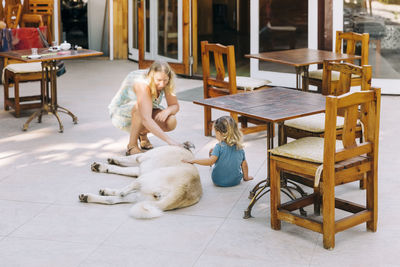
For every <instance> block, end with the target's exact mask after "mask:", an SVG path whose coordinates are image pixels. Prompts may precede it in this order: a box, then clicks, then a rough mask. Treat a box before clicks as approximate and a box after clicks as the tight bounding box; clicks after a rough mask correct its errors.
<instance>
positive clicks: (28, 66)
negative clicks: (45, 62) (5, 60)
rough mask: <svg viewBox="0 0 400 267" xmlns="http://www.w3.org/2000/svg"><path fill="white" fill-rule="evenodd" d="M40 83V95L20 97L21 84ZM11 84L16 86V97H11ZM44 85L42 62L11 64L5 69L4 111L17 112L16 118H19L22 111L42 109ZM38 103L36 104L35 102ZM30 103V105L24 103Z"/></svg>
mask: <svg viewBox="0 0 400 267" xmlns="http://www.w3.org/2000/svg"><path fill="white" fill-rule="evenodd" d="M29 81H40V83H41V85H40V94H39V95H30V96H20V83H21V82H29ZM11 83H13V84H14V97H10V95H9V90H10V87H11ZM44 90H45V89H44V85H43V84H42V66H41V63H40V62H35V63H16V64H9V65H7V66H6V67H5V69H4V109H5V110H9V108H10V107H11V108H13V109H14V110H15V117H17V118H18V117H19V116H20V114H21V110H26V109H33V108H40V107H42V103H43V101H44V97H45V92H44ZM34 101H36V102H34ZM23 102H28V103H23Z"/></svg>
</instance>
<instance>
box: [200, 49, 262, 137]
mask: <svg viewBox="0 0 400 267" xmlns="http://www.w3.org/2000/svg"><path fill="white" fill-rule="evenodd" d="M211 53H212V54H213V56H214V64H215V69H216V75H215V77H214V76H213V77H212V76H211V74H210V57H211V56H210V54H211ZM201 58H202V66H203V90H204V98H210V97H217V96H222V95H229V94H236V93H238V92H240V91H241V92H244V91H247V90H248V91H251V90H254V89H256V88H262V87H264V86H266V85H267V84H268V83H270V82H269V81H265V80H259V79H253V78H249V77H237V76H236V64H235V50H234V47H233V45H229V46H224V45H221V44H209V43H208V42H207V41H202V42H201ZM224 59H225V60H226V68H225V64H224ZM225 69H226V71H227V74H228V76H227V77H225V76H226V72H225ZM238 89H239V90H238ZM231 116H232V117H233V118H234V119H235V120H236V121H240V122H241V131H242V132H243V134H248V133H254V132H258V131H264V130H266V129H267V126H266V124H265V122H262V121H258V120H255V119H251V118H247V117H243V116H240V117H239V116H238V114H236V113H231ZM248 123H252V124H255V125H256V126H252V127H248ZM212 124H213V121H212V119H211V108H209V107H204V134H205V135H206V136H210V135H211V132H212Z"/></svg>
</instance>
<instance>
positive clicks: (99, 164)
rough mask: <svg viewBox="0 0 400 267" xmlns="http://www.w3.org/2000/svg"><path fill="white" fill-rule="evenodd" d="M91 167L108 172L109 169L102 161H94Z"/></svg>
mask: <svg viewBox="0 0 400 267" xmlns="http://www.w3.org/2000/svg"><path fill="white" fill-rule="evenodd" d="M90 169H91V170H92V171H94V172H108V169H107V168H106V167H104V166H103V165H102V164H101V163H97V162H93V164H92V165H91V166H90Z"/></svg>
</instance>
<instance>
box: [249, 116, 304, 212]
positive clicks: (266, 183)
mask: <svg viewBox="0 0 400 267" xmlns="http://www.w3.org/2000/svg"><path fill="white" fill-rule="evenodd" d="M282 134H283V123H280V124H279V131H278V135H279V136H278V145H283V140H282ZM267 135H268V137H267V164H268V165H267V178H266V179H265V180H262V181H261V182H259V183H257V184H256V185H255V186H254V187H253V189H252V190H251V191H250V194H249V198H250V199H251V200H250V204H249V206H247V209H246V210H245V211H244V215H243V218H244V219H248V218H251V217H252V216H251V210H252V209H253V206H254V205H255V204H256V202H257V201H258V200H259V199H260V198H261V197H262V196H264V195H265V194H267V193H268V192H269V191H270V180H269V177H270V152H269V150H270V149H271V148H273V147H274V123H272V122H267ZM288 183H291V184H292V186H290V185H288ZM292 190H295V191H297V192H298V193H299V194H300V195H301V196H305V195H307V194H306V193H305V192H304V191H303V189H302V188H301V187H300V186H299V185H297V184H295V183H293V182H292V181H288V180H287V179H286V178H285V177H281V192H282V193H284V194H285V195H287V196H288V197H289V198H290V199H292V200H294V199H295V198H296V196H295V195H294V193H293V192H292ZM300 213H301V214H302V215H303V216H306V215H307V213H306V212H305V211H304V209H303V208H301V209H300Z"/></svg>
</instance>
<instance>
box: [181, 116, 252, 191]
mask: <svg viewBox="0 0 400 267" xmlns="http://www.w3.org/2000/svg"><path fill="white" fill-rule="evenodd" d="M213 127H214V131H215V136H216V138H217V140H218V141H219V143H218V144H216V145H215V147H214V148H213V149H212V150H211V151H210V157H209V158H204V159H193V160H191V161H188V163H196V164H199V165H205V166H211V165H213V164H214V163H215V165H214V167H213V170H212V174H211V178H212V180H213V182H214V184H215V185H217V186H224V187H225V186H235V185H238V184H239V183H240V181H241V180H242V179H243V180H244V181H250V180H252V179H253V177H251V176H248V166H247V161H246V157H245V153H244V150H243V146H242V143H241V139H242V133H241V132H240V131H239V129H238V126H237V123H236V121H235V120H234V119H233V118H232V117H230V116H223V117H220V118H218V119H217V120H216V121H215V122H214V125H213Z"/></svg>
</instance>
